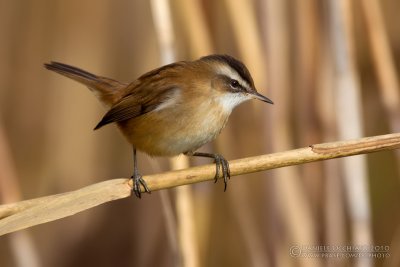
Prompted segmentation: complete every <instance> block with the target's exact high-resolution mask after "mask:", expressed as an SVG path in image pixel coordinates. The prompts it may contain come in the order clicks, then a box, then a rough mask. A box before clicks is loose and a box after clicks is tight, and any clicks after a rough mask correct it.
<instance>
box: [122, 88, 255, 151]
mask: <svg viewBox="0 0 400 267" xmlns="http://www.w3.org/2000/svg"><path fill="white" fill-rule="evenodd" d="M177 90H179V89H177ZM202 99H205V100H204V101H202V102H200V103H199V101H196V99H192V100H190V99H185V100H182V98H181V95H180V92H179V91H175V92H172V93H171V97H170V98H169V99H167V100H166V101H165V102H164V103H162V104H160V105H159V107H157V108H155V109H154V110H153V111H151V112H148V113H146V114H143V115H140V116H138V117H135V118H133V119H129V120H126V121H122V122H118V123H117V124H118V126H119V127H120V128H123V129H124V131H122V132H123V134H124V135H125V137H126V138H127V139H128V141H129V142H130V143H131V144H132V145H133V146H134V147H135V148H136V149H138V150H140V151H143V152H145V153H147V154H149V155H152V156H175V155H179V154H181V153H190V152H193V151H195V150H197V149H198V148H199V147H201V146H203V145H204V144H206V143H208V142H210V141H212V140H214V139H215V138H216V137H217V136H218V134H219V133H220V132H221V130H222V129H223V128H224V127H225V125H226V122H227V121H228V117H229V115H230V114H231V112H232V109H233V108H234V107H235V106H237V105H238V104H240V103H241V102H243V101H246V100H247V99H249V96H247V95H243V94H224V95H220V96H218V97H216V98H214V97H207V98H204V97H202ZM182 101H184V102H185V103H184V105H182ZM192 101H193V105H196V108H193V105H192V104H191V103H188V102H192Z"/></svg>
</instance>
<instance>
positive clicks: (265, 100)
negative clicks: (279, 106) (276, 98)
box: [250, 92, 274, 104]
mask: <svg viewBox="0 0 400 267" xmlns="http://www.w3.org/2000/svg"><path fill="white" fill-rule="evenodd" d="M250 95H251V96H252V97H253V98H255V99H258V100H261V101H263V102H267V103H269V104H274V102H272V100H271V99H269V98H268V97H266V96H263V95H262V94H260V93H258V92H251V93H250Z"/></svg>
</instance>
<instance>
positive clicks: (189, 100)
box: [45, 55, 273, 198]
mask: <svg viewBox="0 0 400 267" xmlns="http://www.w3.org/2000/svg"><path fill="white" fill-rule="evenodd" d="M45 67H46V68H47V69H49V70H52V71H55V72H57V73H59V74H62V75H64V76H67V77H69V78H71V79H73V80H75V81H78V82H80V83H82V84H84V85H86V86H87V87H89V89H90V90H91V91H92V92H93V93H94V94H95V95H96V96H97V98H99V100H100V101H101V102H102V103H103V104H105V105H106V106H107V107H108V108H109V110H108V112H107V113H106V114H105V115H104V117H103V118H102V120H101V121H100V122H99V123H98V124H97V126H96V127H95V128H94V129H95V130H96V129H99V128H100V127H102V126H104V125H106V124H109V123H113V122H115V123H116V124H117V125H118V127H119V129H120V130H121V132H122V133H123V135H124V136H125V137H126V139H127V140H128V141H129V143H131V144H132V145H133V159H134V171H133V175H132V178H133V180H134V187H133V190H134V192H135V195H136V196H137V197H139V198H140V197H141V190H140V185H142V186H143V187H144V190H145V192H148V193H150V190H149V189H148V187H147V185H146V183H145V181H144V180H143V179H142V176H141V175H140V174H139V172H138V167H137V159H136V149H138V150H140V151H143V152H145V153H147V154H149V155H151V156H175V155H179V154H182V153H183V154H185V155H189V156H199V157H209V158H213V159H214V160H215V163H216V175H215V181H217V179H218V177H219V176H220V168H222V174H223V177H224V183H225V190H226V185H227V182H228V179H229V178H230V173H229V165H228V161H227V160H225V159H224V158H223V157H222V156H221V155H219V154H209V153H201V152H196V150H197V149H198V148H199V147H201V146H202V145H204V144H206V143H208V142H210V141H211V140H213V139H215V138H216V137H217V135H218V134H219V133H220V132H221V130H222V129H223V128H224V126H225V124H226V122H227V120H228V118H229V115H230V114H231V112H232V110H233V108H234V107H236V106H237V105H239V104H240V103H242V102H244V101H246V100H249V99H252V98H254V99H259V100H261V101H264V102H267V103H270V104H273V103H272V101H271V100H270V99H268V98H267V97H265V96H263V95H261V94H259V93H258V92H257V90H256V88H255V86H254V82H253V79H252V77H251V75H250V73H249V71H248V70H247V68H246V66H245V65H244V64H243V63H242V62H240V61H238V60H237V59H235V58H233V57H231V56H228V55H209V56H206V57H202V58H200V59H198V60H195V61H180V62H176V63H173V64H169V65H166V66H163V67H160V68H158V69H155V70H152V71H150V72H147V73H145V74H143V75H142V76H140V77H139V78H138V79H137V80H135V81H133V82H131V83H129V84H128V83H122V82H118V81H116V80H113V79H109V78H105V77H101V76H97V75H94V74H91V73H89V72H87V71H84V70H81V69H78V68H76V67H73V66H69V65H66V64H62V63H58V62H51V63H50V64H45Z"/></svg>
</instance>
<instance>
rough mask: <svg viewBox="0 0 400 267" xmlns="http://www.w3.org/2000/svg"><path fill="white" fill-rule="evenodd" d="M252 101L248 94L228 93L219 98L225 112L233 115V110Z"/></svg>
mask: <svg viewBox="0 0 400 267" xmlns="http://www.w3.org/2000/svg"><path fill="white" fill-rule="evenodd" d="M249 99H251V97H250V96H249V95H247V94H242V93H226V94H224V95H222V96H220V97H219V98H218V101H219V103H220V104H221V106H222V108H223V110H224V111H225V112H227V113H231V112H232V110H233V109H234V108H235V107H236V106H238V105H239V104H241V103H243V102H244V101H247V100H249Z"/></svg>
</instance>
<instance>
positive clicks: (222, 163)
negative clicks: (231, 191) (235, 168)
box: [214, 154, 231, 192]
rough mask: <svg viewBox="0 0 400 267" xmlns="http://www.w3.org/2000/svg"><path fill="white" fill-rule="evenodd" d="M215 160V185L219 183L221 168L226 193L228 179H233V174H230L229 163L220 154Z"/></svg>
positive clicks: (215, 156) (216, 155)
mask: <svg viewBox="0 0 400 267" xmlns="http://www.w3.org/2000/svg"><path fill="white" fill-rule="evenodd" d="M214 160H215V166H216V172H215V181H214V183H216V182H217V181H218V178H219V177H220V167H221V169H222V176H223V177H224V192H225V191H226V187H227V185H228V179H231V172H230V169H229V162H228V161H227V160H226V159H225V158H224V157H222V156H221V155H219V154H215V155H214Z"/></svg>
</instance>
